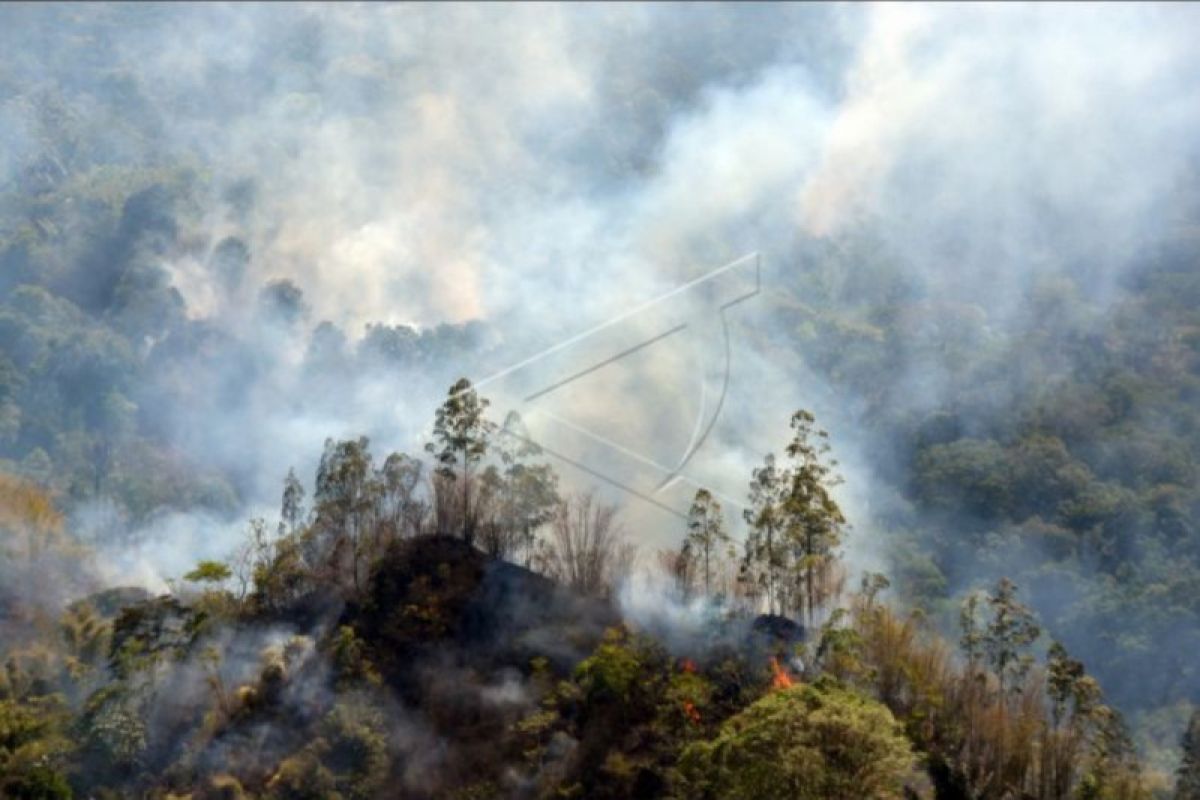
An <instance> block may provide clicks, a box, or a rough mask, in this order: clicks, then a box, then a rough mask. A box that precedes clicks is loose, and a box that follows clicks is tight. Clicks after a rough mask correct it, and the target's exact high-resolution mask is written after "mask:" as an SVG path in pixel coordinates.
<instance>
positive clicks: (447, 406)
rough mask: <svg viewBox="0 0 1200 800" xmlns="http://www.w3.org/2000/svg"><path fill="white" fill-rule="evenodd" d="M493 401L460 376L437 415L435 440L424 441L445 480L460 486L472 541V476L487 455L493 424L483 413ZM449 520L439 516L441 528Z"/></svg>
mask: <svg viewBox="0 0 1200 800" xmlns="http://www.w3.org/2000/svg"><path fill="white" fill-rule="evenodd" d="M488 405H490V403H489V401H488V400H487V399H486V398H482V397H480V396H479V394H478V393H477V392H476V391H475V389H473V388H472V387H471V382H470V381H469V380H467V379H466V378H460V379H459V380H457V381H456V382H455V383H454V385H453V386H451V387H450V391H449V393H448V396H447V397H446V400H445V402H443V403H442V405H441V407H440V408H438V410H437V413H436V415H435V417H434V423H433V436H434V441H432V442H429V443H428V444H426V445H425V449H426V451H428V452H429V453H432V454H433V456H434V457H435V458H436V459H437V462H438V468H437V474H438V476H439V477H441V478H442V479H443V480H444V481H450V482H454V483H455V484H457V486H458V490H459V498H460V503H461V516H460V522H461V524H462V536H463V538H464V539H466V540H467V541H468V542H470V543H472V544H473V543H474V540H475V525H476V518H475V513H474V511H473V510H472V508H471V491H472V486H471V478H472V471H473V470H474V468H475V467H476V466H477V465H478V464H479V463H480V462H481V461H483V458H484V456H486V455H487V450H488V440H489V437H490V436H491V433H492V429H493V425H492V423H490V422H489V421H488V420H487V418H486V417H485V416H484V413H485V412H486V411H487V407H488ZM446 524H447V520H445V519H440V520H439V532H441V533H449V531H448V530H446V529H445V528H444V527H442V526H445V525H446Z"/></svg>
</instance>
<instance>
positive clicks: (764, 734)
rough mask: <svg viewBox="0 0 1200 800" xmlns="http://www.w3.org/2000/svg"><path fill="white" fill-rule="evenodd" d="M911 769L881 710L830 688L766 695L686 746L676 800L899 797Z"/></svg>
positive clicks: (905, 746) (896, 731)
mask: <svg viewBox="0 0 1200 800" xmlns="http://www.w3.org/2000/svg"><path fill="white" fill-rule="evenodd" d="M913 765H914V758H913V755H912V750H911V747H910V745H909V743H908V741H907V740H906V739H905V738H904V735H903V733H902V731H901V729H900V726H899V724H898V723H897V722H896V720H895V719H894V718H893V717H892V715H891V713H890V712H889V711H888V710H887V708H886V707H884V706H882V705H880V704H879V703H876V702H874V701H872V700H868V699H866V698H864V697H862V696H860V695H858V694H856V693H854V692H851V691H849V690H846V689H843V688H840V687H838V686H836V685H834V684H831V683H823V684H818V685H803V686H796V687H793V688H791V689H785V690H781V691H776V692H772V693H770V694H768V695H767V696H766V697H764V698H762V699H761V700H759V701H758V702H756V703H754V704H753V705H751V706H750V707H749V708H747V709H746V710H745V711H743V712H741V713H739V714H737V715H735V716H733V717H732V718H730V719H729V720H727V721H726V722H725V723H724V724H722V725H721V728H720V731H719V732H718V734H717V735H716V736H715V737H714V738H712V739H710V740H707V741H701V742H697V743H694V744H691V745H689V746H688V747H687V748H686V749H685V750H684V752H683V755H682V758H681V760H680V764H679V773H680V778H681V780H680V783H681V796H683V797H689V798H697V799H699V798H722V799H723V800H738V799H739V798H744V800H759V798H763V797H778V798H797V799H800V798H811V799H812V800H825V798H833V797H846V798H849V797H862V798H880V799H881V800H882V799H883V798H900V797H902V796H903V794H902V793H903V788H904V782H905V780H906V778H908V776H909V773H910V771H911V769H912V768H913Z"/></svg>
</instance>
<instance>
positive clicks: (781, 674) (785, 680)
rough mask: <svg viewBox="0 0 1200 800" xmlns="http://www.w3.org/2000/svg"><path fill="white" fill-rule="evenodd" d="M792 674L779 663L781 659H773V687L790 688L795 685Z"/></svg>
mask: <svg viewBox="0 0 1200 800" xmlns="http://www.w3.org/2000/svg"><path fill="white" fill-rule="evenodd" d="M795 683H796V682H795V681H793V680H792V676H791V675H789V674H788V672H787V670H786V669H784V668H783V667H782V666H781V665H780V664H779V659H777V658H772V659H771V689H772V690H775V689H790V688H791V687H792V686H794V685H795Z"/></svg>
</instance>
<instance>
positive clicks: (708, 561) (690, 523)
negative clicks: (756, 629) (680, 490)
mask: <svg viewBox="0 0 1200 800" xmlns="http://www.w3.org/2000/svg"><path fill="white" fill-rule="evenodd" d="M687 530H688V532H687V538H686V539H685V542H684V547H685V548H686V549H687V550H688V551H690V552H691V553H694V554H695V555H696V557H697V558H700V559H701V560H702V564H703V572H702V575H703V576H704V594H705V596H706V597H708V596H711V595H712V562H713V561H714V560H715V559H716V558H718V557H719V555H718V554H717V550H718V548H720V547H722V546H726V547H727V546H728V545H729V543H730V541H731V540H730V538H729V534H728V533H727V532H726V531H725V518H724V516H723V515H722V514H721V504H720V503H718V502H717V501H716V499H715V498H714V497H713V496H712V493H711V492H709V491H708V490H707V489H700V490H698V491H697V492H696V497H695V499H694V500H693V501H692V507H691V508H690V509H689V510H688V518H687Z"/></svg>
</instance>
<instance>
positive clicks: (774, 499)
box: [743, 455, 789, 614]
mask: <svg viewBox="0 0 1200 800" xmlns="http://www.w3.org/2000/svg"><path fill="white" fill-rule="evenodd" d="M788 480H789V476H788V475H787V474H786V473H783V472H780V470H779V468H778V467H776V466H775V456H774V455H767V457H766V458H765V459H764V460H763V465H762V466H761V467H759V468H758V469H756V470H754V471H753V472H752V473H751V477H750V505H749V507H748V508H746V510H745V511H744V512H743V516H744V517H745V520H746V523H747V524H748V525H749V526H750V532H749V534H748V535H747V536H746V556H745V557H746V567H747V571H748V572H750V573H751V574H752V576H753V579H754V580H755V582H756V583H758V584H760V585H761V586H762V587H763V589H764V590H765V591H766V595H767V613H769V614H774V613H775V612H776V604H777V600H778V592H777V589H778V584H779V578H780V576H781V574H782V572H783V569H784V567H785V565H786V561H785V555H784V548H783V547H782V546H781V543H780V542H779V540H778V537H779V533H780V529H781V528H782V526H783V501H784V496H785V495H784V492H785V485H786V483H787V482H788ZM779 605H780V607H781V608H782V604H779Z"/></svg>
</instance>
